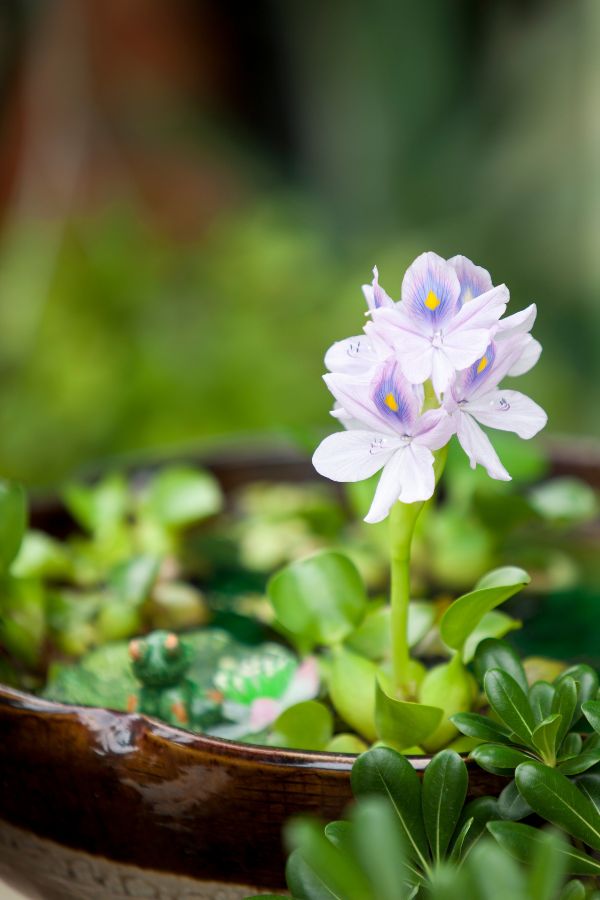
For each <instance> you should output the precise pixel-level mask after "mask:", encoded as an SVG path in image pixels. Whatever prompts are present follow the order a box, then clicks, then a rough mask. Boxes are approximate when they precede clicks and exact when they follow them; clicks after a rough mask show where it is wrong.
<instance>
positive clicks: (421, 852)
mask: <svg viewBox="0 0 600 900" xmlns="http://www.w3.org/2000/svg"><path fill="white" fill-rule="evenodd" d="M351 780H352V791H353V793H354V796H355V797H357V798H360V797H363V796H365V795H371V794H376V795H378V796H382V797H384V798H387V799H388V800H389V802H390V803H391V804H392V807H393V809H394V812H395V814H396V816H397V818H398V823H399V825H400V830H401V834H402V837H403V840H404V842H405V845H406V851H407V854H408V855H409V857H410V859H412V860H415V861H416V862H417V863H418V864H419V865H420V866H421V867H423V868H425V869H426V868H427V862H428V859H429V846H428V842H427V834H426V832H425V825H424V822H423V816H422V812H421V782H420V781H419V776H418V775H417V773H416V772H415V770H414V768H413V767H412V765H411V764H410V763H409V761H408V760H407V759H405V757H403V756H401V755H400V754H399V753H396V751H395V750H391V749H389V748H387V747H376V748H374V749H373V750H367V752H366V753H363V754H362V756H359V757H358V759H357V760H356V762H355V763H354V766H353V767H352V778H351Z"/></svg>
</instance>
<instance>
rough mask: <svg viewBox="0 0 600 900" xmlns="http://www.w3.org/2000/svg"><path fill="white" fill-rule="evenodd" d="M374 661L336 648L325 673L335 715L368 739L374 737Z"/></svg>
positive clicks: (372, 739) (371, 739)
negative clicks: (328, 671)
mask: <svg viewBox="0 0 600 900" xmlns="http://www.w3.org/2000/svg"><path fill="white" fill-rule="evenodd" d="M377 671H378V670H377V667H376V665H375V663H373V662H371V660H369V659H365V657H364V656H359V655H358V654H357V653H351V652H350V651H349V650H346V649H343V648H340V649H339V650H337V651H336V652H335V655H334V658H333V661H332V663H331V671H330V674H329V696H330V698H331V702H332V703H333V706H334V707H335V710H336V712H337V713H338V715H339V716H340V717H341V718H342V719H343V720H344V722H347V723H348V725H350V726H352V728H353V729H354V730H355V731H357V732H358V733H359V734H360V735H361V736H362V737H364V738H366V739H367V740H368V741H374V740H375V739H376V737H377V729H376V727H375V685H376V681H377Z"/></svg>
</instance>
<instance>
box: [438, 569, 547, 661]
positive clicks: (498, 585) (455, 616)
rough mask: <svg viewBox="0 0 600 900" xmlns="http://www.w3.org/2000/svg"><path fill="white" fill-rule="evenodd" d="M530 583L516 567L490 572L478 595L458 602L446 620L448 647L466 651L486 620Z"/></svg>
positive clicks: (444, 636) (443, 624) (442, 630)
mask: <svg viewBox="0 0 600 900" xmlns="http://www.w3.org/2000/svg"><path fill="white" fill-rule="evenodd" d="M530 581H531V579H530V577H529V575H528V574H527V572H525V571H524V570H523V569H517V568H515V567H512V566H506V567H504V568H501V569H494V571H492V572H488V574H487V575H484V577H483V578H481V579H480V581H479V582H478V583H477V586H476V588H475V590H474V591H471V593H469V594H464V595H463V596H462V597H459V598H458V599H457V600H455V601H454V603H453V604H452V605H451V606H449V607H448V609H447V610H446V612H445V613H444V615H443V616H442V620H441V622H440V634H441V637H442V640H443V641H444V643H445V644H447V646H448V647H451V648H452V649H454V650H462V649H463V646H464V643H465V641H466V640H467V638H468V637H469V635H470V634H471V632H473V631H474V630H475V628H477V626H478V625H479V623H480V621H481V619H482V618H483V616H484V615H485V614H486V613H487V612H489V611H490V610H492V609H494V608H495V607H496V606H500V604H501V603H504V601H505V600H508V599H509V597H512V596H514V594H516V593H518V592H519V591H520V590H522V588H523V587H524V586H525V585H526V584H529V582H530Z"/></svg>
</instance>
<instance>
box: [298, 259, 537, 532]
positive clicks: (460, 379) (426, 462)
mask: <svg viewBox="0 0 600 900" xmlns="http://www.w3.org/2000/svg"><path fill="white" fill-rule="evenodd" d="M373 275H374V277H373V282H372V284H371V285H365V286H363V293H364V295H365V298H366V301H367V305H368V307H369V309H368V313H367V315H369V316H370V321H369V322H367V324H366V325H365V326H364V328H363V334H362V335H357V336H354V337H352V338H348V339H347V340H345V341H338V342H337V343H335V344H334V345H333V346H332V347H331V348H330V349H329V350H328V352H327V354H326V357H325V362H326V366H327V368H328V369H329V374H327V375H325V376H324V378H325V381H326V383H327V386H328V387H329V389H330V391H331V393H332V394H333V396H334V398H335V401H336V402H335V408H334V409H333V411H332V415H333V416H334V417H335V418H336V419H337V420H338V421H339V422H340V423H341V424H342V425H343V426H344V427H345V429H346V431H343V432H338V433H337V434H333V435H330V436H329V437H328V438H326V439H325V440H324V441H323V442H322V443H321V445H320V446H319V447H318V448H317V450H316V452H315V454H314V457H313V464H314V466H315V468H316V469H317V471H318V472H320V474H322V475H324V476H325V477H327V478H331V479H332V480H334V481H360V480H362V479H365V478H368V477H370V476H371V475H373V474H375V473H376V472H378V471H380V470H383V471H382V475H381V478H380V481H379V484H378V487H377V490H376V492H375V497H374V499H373V504H372V506H371V509H370V510H369V513H368V515H367V516H366V521H367V522H378V521H380V520H381V519H383V518H385V517H386V516H387V514H388V512H389V510H390V508H391V506H392V505H393V503H394V502H395V501H396V500H400V501H401V502H403V503H414V502H417V501H421V500H427V499H428V498H429V497H430V496H431V495H432V493H433V490H434V487H435V477H434V470H433V462H434V457H433V453H434V452H435V451H436V450H439V449H441V448H442V447H444V446H445V444H446V443H447V442H448V441H449V440H450V438H451V436H452V434H454V433H455V434H456V435H457V437H458V440H459V442H460V443H461V445H462V447H463V449H464V450H465V452H466V453H467V455H468V457H469V460H470V462H471V465H472V466H473V467H474V466H475V465H476V464H477V463H480V464H481V465H483V466H485V468H486V469H487V471H488V473H489V475H490V476H491V477H493V478H497V479H502V480H508V479H509V478H510V475H509V473H508V472H507V471H506V469H505V468H504V466H503V465H502V463H501V462H500V460H499V458H498V456H497V454H496V452H495V450H494V449H493V447H492V444H491V443H490V440H489V438H488V437H487V435H486V434H485V432H484V431H483V430H482V429H481V427H480V426H481V425H483V426H487V427H490V428H496V429H499V430H503V431H513V432H515V433H516V434H518V435H519V436H520V437H522V438H525V439H528V438H531V437H533V436H534V435H535V434H537V433H538V432H539V431H540V430H541V429H542V428H543V427H544V425H545V424H546V414H545V413H544V411H543V410H542V409H541V408H540V407H539V406H538V405H537V404H536V403H534V401H533V400H531V399H530V398H529V397H526V396H525V395H524V394H521V393H519V392H518V391H513V390H501V389H500V387H499V386H500V382H501V381H502V379H504V378H505V377H506V376H516V375H521V374H523V373H525V372H527V371H529V369H531V368H532V366H534V365H535V363H536V362H537V360H538V359H539V356H540V353H541V349H542V348H541V345H540V344H539V342H538V341H536V340H535V339H534V338H533V337H532V336H531V334H530V330H531V328H532V326H533V324H534V322H535V317H536V312H537V311H536V306H535V304H531V305H530V306H528V307H527V308H526V309H524V310H521V311H519V312H517V313H514V314H513V315H511V316H507V317H506V318H502V316H503V314H504V311H505V309H506V306H507V303H508V300H509V293H508V290H507V288H506V287H505V285H500V286H494V284H493V282H492V278H491V276H490V274H489V272H488V271H487V270H486V269H483V268H482V267H480V266H477V265H475V264H474V263H473V262H471V260H469V259H467V258H466V257H465V256H455V257H452V259H449V260H444V259H443V258H442V257H440V256H438V254H436V253H432V252H428V253H423V254H421V256H419V257H417V259H416V260H415V261H414V262H413V263H412V265H411V266H410V267H409V268H408V270H407V272H406V274H405V276H404V280H403V283H402V299H401V300H400V302H398V303H395V302H394V301H393V300H392V299H391V298H390V297H389V295H388V294H387V293H386V292H385V291H384V290H383V288H382V287H381V285H380V284H379V273H378V271H377V268H375V269H374V270H373ZM426 385H429V386H428V387H427V390H426V389H425V388H426ZM425 396H427V397H428V403H427V406H428V407H431V401H432V399H433V398H434V396H435V397H437V401H438V404H439V405H438V407H437V408H435V409H431V408H427V409H424V397H425Z"/></svg>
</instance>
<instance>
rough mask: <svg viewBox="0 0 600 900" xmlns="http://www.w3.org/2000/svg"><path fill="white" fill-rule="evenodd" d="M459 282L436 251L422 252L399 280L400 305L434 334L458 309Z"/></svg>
mask: <svg viewBox="0 0 600 900" xmlns="http://www.w3.org/2000/svg"><path fill="white" fill-rule="evenodd" d="M459 297H460V283H459V281H458V276H457V274H456V272H455V271H454V269H453V268H452V266H449V265H448V263H447V262H446V260H445V259H442V257H441V256H438V254H437V253H433V252H431V251H429V252H428V253H422V254H421V255H420V256H418V257H417V258H416V259H415V261H414V262H413V263H412V265H410V266H409V267H408V269H407V271H406V274H405V276H404V279H403V281H402V308H403V310H404V311H405V312H406V313H407V314H408V315H409V316H410V318H411V319H413V320H414V321H417V322H419V323H420V325H421V327H424V328H426V329H427V333H429V334H430V335H433V333H434V332H435V331H437V330H438V329H439V328H441V327H442V325H443V324H444V323H445V322H447V321H448V320H450V319H451V318H452V317H453V316H454V314H455V313H456V312H457V311H458V310H459V309H460V303H459Z"/></svg>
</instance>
